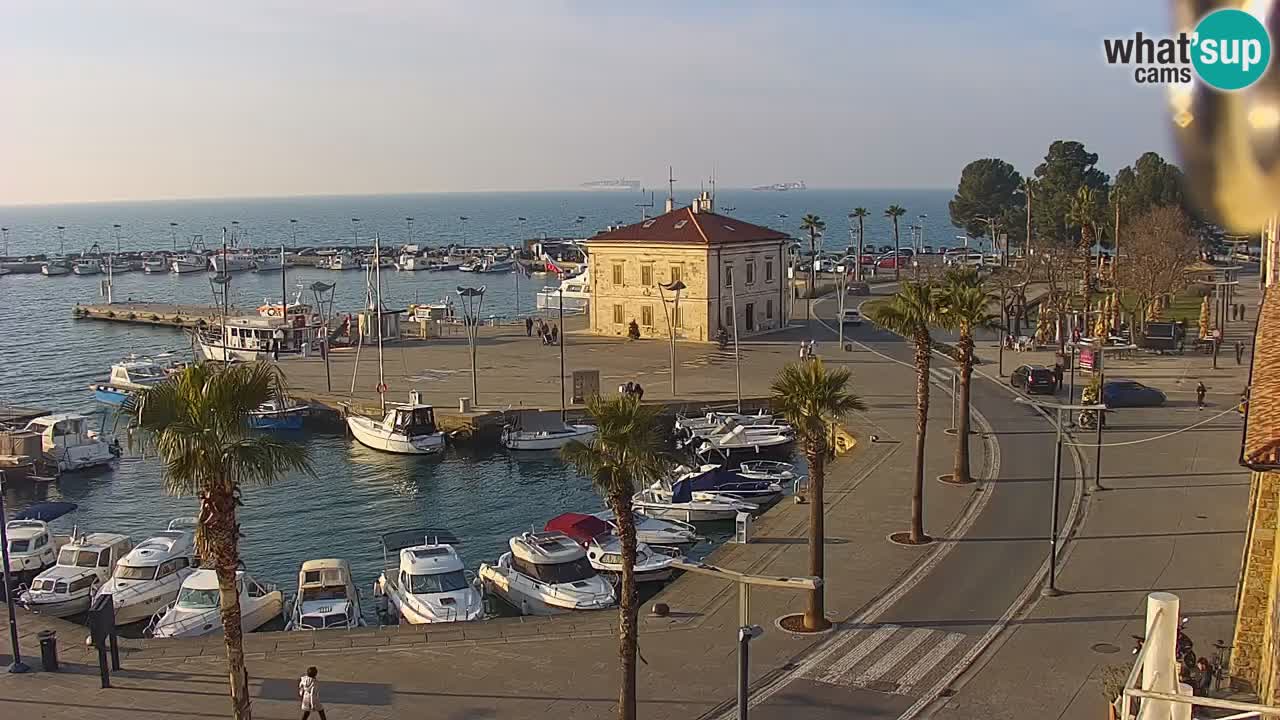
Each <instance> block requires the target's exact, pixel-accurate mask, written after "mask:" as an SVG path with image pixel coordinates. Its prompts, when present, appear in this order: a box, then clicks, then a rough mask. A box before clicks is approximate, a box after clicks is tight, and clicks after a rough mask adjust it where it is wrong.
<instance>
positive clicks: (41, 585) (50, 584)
mask: <svg viewBox="0 0 1280 720" xmlns="http://www.w3.org/2000/svg"><path fill="white" fill-rule="evenodd" d="M31 589H32V590H43V591H44V592H57V593H62V594H64V595H65V594H66V593H67V581H66V580H36V581H35V582H33V583H31Z"/></svg>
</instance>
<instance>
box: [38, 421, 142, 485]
mask: <svg viewBox="0 0 1280 720" xmlns="http://www.w3.org/2000/svg"><path fill="white" fill-rule="evenodd" d="M26 431H27V432H33V433H36V434H38V435H39V436H40V447H41V451H42V452H43V453H44V456H45V458H46V459H47V460H48V461H49V462H50V463H53V464H55V465H56V466H57V468H58V470H59V471H60V472H67V471H71V470H83V469H85V468H90V467H95V466H98V465H107V464H109V463H110V462H111V461H113V460H115V459H116V458H117V457H118V456H119V455H120V447H119V445H118V444H117V443H108V442H107V441H105V440H103V439H102V437H101V436H100V435H99V434H98V433H97V432H95V431H93V430H90V429H89V419H88V418H87V417H85V416H84V415H77V414H75V413H63V414H61V415H45V416H43V417H38V418H35V419H34V420H32V421H31V422H29V423H27V427H26Z"/></svg>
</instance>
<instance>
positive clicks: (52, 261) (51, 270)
mask: <svg viewBox="0 0 1280 720" xmlns="http://www.w3.org/2000/svg"><path fill="white" fill-rule="evenodd" d="M40 274H41V275H48V276H49V277H53V276H55V275H70V274H71V261H70V260H69V259H67V258H66V257H63V256H61V255H59V256H57V257H52V258H49V259H48V260H47V261H45V262H43V263H41V264H40Z"/></svg>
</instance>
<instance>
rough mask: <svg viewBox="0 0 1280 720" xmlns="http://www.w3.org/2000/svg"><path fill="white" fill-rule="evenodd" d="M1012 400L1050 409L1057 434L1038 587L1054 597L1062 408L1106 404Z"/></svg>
mask: <svg viewBox="0 0 1280 720" xmlns="http://www.w3.org/2000/svg"><path fill="white" fill-rule="evenodd" d="M1013 401H1014V402H1016V403H1021V404H1023V405H1032V406H1034V407H1038V408H1040V409H1042V410H1052V411H1053V413H1054V422H1053V427H1054V431H1055V432H1056V434H1057V440H1056V441H1055V442H1054V447H1053V509H1052V512H1051V514H1050V519H1049V581H1048V583H1047V584H1046V585H1045V586H1044V587H1043V588H1041V589H1040V594H1041V595H1043V596H1045V597H1056V596H1058V595H1061V594H1062V591H1061V590H1059V589H1058V496H1059V495H1060V494H1061V487H1062V412H1063V411H1064V410H1065V411H1067V412H1068V413H1070V412H1071V411H1074V410H1092V411H1094V412H1098V413H1101V412H1102V411H1103V410H1106V409H1107V406H1106V405H1102V404H1097V405H1074V404H1071V403H1050V402H1042V401H1039V400H1032V399H1030V398H1025V397H1018V398H1014V400H1013ZM1099 422H1101V420H1099Z"/></svg>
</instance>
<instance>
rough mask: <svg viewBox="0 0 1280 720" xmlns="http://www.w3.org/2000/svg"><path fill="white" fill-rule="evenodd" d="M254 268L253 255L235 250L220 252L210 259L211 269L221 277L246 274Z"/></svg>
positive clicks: (229, 249)
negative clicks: (240, 273) (237, 273)
mask: <svg viewBox="0 0 1280 720" xmlns="http://www.w3.org/2000/svg"><path fill="white" fill-rule="evenodd" d="M253 268H254V262H253V255H252V254H250V253H247V252H244V251H242V250H236V249H234V248H227V249H226V250H218V251H216V252H214V253H213V255H212V257H210V258H209V269H210V270H213V271H214V272H215V273H218V274H219V275H226V274H228V273H235V272H244V271H245V270H252V269H253Z"/></svg>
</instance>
